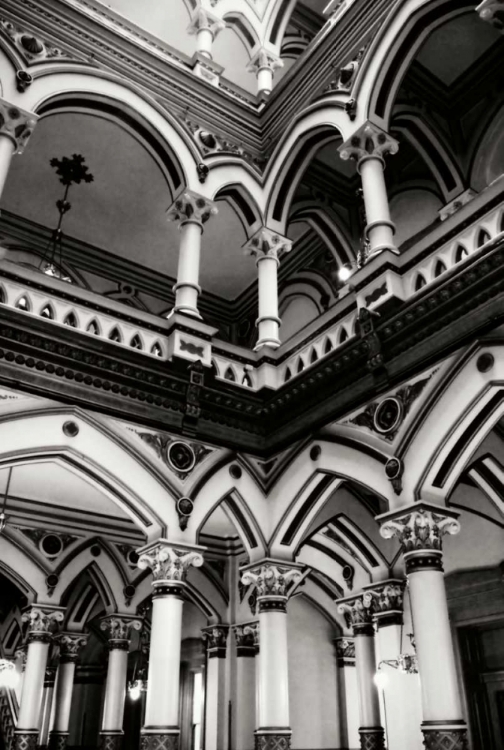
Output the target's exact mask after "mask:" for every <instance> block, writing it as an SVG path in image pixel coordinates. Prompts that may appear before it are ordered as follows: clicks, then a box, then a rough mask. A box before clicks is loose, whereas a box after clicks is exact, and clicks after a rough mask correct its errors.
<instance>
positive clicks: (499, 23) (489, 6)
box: [476, 0, 504, 32]
mask: <svg viewBox="0 0 504 750" xmlns="http://www.w3.org/2000/svg"><path fill="white" fill-rule="evenodd" d="M476 12H477V13H478V14H479V17H480V18H481V20H482V21H488V23H491V24H492V26H495V28H496V29H498V30H499V31H501V32H504V0H483V2H482V3H480V4H479V5H478V6H476Z"/></svg>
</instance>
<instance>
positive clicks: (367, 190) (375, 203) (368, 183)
mask: <svg viewBox="0 0 504 750" xmlns="http://www.w3.org/2000/svg"><path fill="white" fill-rule="evenodd" d="M398 149H399V144H398V143H397V141H396V140H395V139H394V138H392V137H391V136H390V135H388V133H385V132H384V131H383V130H380V128H378V127H377V126H376V125H373V124H372V123H370V122H367V123H366V124H365V125H363V126H362V127H361V128H360V129H359V130H358V131H357V132H356V133H355V134H354V135H353V136H352V137H351V138H350V140H348V141H347V142H346V143H344V144H343V145H342V146H340V147H339V149H338V151H339V152H340V156H341V158H342V159H344V160H347V159H353V160H354V161H355V162H356V163H357V171H358V172H359V174H360V176H361V180H362V193H363V197H364V205H365V208H366V222H367V224H366V229H365V237H366V239H367V241H368V242H369V254H368V257H372V256H373V255H376V254H377V253H380V252H381V251H382V250H392V252H394V253H397V252H398V250H397V248H396V247H395V245H394V233H395V226H394V224H393V223H392V221H391V219H390V211H389V204H388V198H387V187H386V185H385V177H384V174H383V170H384V169H385V161H384V158H383V157H384V156H385V155H386V154H395V153H397V151H398Z"/></svg>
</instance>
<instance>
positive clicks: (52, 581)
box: [45, 573, 59, 589]
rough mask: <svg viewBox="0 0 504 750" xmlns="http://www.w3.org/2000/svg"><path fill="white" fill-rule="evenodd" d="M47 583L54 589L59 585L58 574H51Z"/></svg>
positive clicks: (46, 580)
mask: <svg viewBox="0 0 504 750" xmlns="http://www.w3.org/2000/svg"><path fill="white" fill-rule="evenodd" d="M45 582H46V586H47V587H48V588H50V589H54V588H56V586H57V585H58V582H59V576H57V575H56V573H49V575H48V576H47V578H46V579H45Z"/></svg>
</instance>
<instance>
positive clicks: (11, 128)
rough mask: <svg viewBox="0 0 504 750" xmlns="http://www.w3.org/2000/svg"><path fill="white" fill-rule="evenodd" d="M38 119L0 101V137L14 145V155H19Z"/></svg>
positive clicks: (3, 100)
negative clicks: (7, 139)
mask: <svg viewBox="0 0 504 750" xmlns="http://www.w3.org/2000/svg"><path fill="white" fill-rule="evenodd" d="M37 120H38V117H37V115H35V114H33V112H26V111H25V110H23V109H19V107H17V106H15V105H14V104H10V103H9V102H7V101H5V99H0V136H2V135H3V136H4V137H5V138H9V139H10V140H11V141H12V142H13V144H14V153H16V154H21V153H22V152H23V151H24V149H25V147H26V144H27V143H28V140H29V138H30V136H31V134H32V133H33V131H34V129H35V125H36V124H37Z"/></svg>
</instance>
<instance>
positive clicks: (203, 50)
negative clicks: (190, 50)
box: [196, 28, 214, 60]
mask: <svg viewBox="0 0 504 750" xmlns="http://www.w3.org/2000/svg"><path fill="white" fill-rule="evenodd" d="M213 38H214V35H213V34H212V31H211V29H208V28H200V29H199V31H198V34H197V37H196V40H197V41H196V44H197V49H198V52H199V53H200V54H202V55H204V56H205V57H208V59H209V60H211V59H212V44H213Z"/></svg>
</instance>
